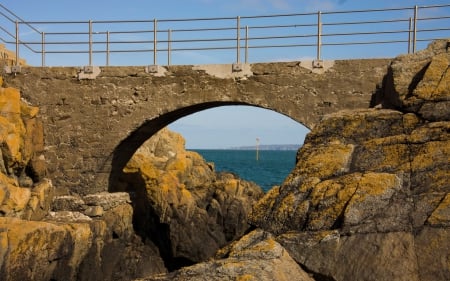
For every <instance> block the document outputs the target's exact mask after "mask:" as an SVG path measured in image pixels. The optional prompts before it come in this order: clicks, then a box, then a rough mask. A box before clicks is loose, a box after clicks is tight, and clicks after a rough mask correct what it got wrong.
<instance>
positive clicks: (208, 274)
mask: <svg viewBox="0 0 450 281" xmlns="http://www.w3.org/2000/svg"><path fill="white" fill-rule="evenodd" d="M157 280H159V281H169V280H173V281H184V280H191V281H201V280H208V281H223V280H239V281H291V280H295V281H314V279H313V278H311V277H310V276H309V274H308V273H306V272H305V271H303V270H302V269H301V268H300V267H299V266H298V264H297V263H296V262H295V261H294V260H293V259H292V258H291V256H290V255H289V253H288V252H287V251H286V250H285V249H284V248H283V247H282V246H281V245H280V244H279V243H278V242H276V241H275V239H274V236H273V235H271V234H270V233H267V232H264V231H262V230H255V231H253V232H251V233H249V234H248V235H246V236H244V237H242V238H241V239H240V240H239V241H237V242H235V243H233V244H231V245H229V246H228V247H225V248H224V249H222V250H220V251H219V252H218V253H217V255H216V256H215V257H214V259H211V260H209V261H207V262H203V263H199V264H196V265H194V266H190V267H185V268H182V269H180V270H178V271H176V272H173V273H169V274H165V275H160V276H156V277H149V278H142V279H136V280H135V281H157Z"/></svg>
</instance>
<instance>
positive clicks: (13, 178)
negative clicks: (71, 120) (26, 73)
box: [0, 78, 53, 219]
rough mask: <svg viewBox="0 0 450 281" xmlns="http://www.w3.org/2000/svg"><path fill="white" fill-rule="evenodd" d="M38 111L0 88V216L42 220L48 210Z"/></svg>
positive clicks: (10, 90) (48, 188)
mask: <svg viewBox="0 0 450 281" xmlns="http://www.w3.org/2000/svg"><path fill="white" fill-rule="evenodd" d="M1 84H2V79H1V78H0V86H1ZM38 112H39V109H38V108H37V107H33V106H30V105H28V104H27V103H26V102H24V101H22V100H21V98H20V93H19V91H18V90H17V89H14V88H3V87H0V216H7V217H17V218H24V219H42V218H43V217H44V216H45V215H46V213H47V211H48V209H49V206H50V202H51V200H52V192H53V187H52V184H51V181H49V180H47V179H45V173H46V171H45V158H44V156H43V152H44V142H43V127H42V121H41V120H40V118H39V117H38V116H37V114H38Z"/></svg>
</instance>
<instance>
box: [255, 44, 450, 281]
mask: <svg viewBox="0 0 450 281" xmlns="http://www.w3.org/2000/svg"><path fill="white" fill-rule="evenodd" d="M447 46H448V41H446V40H442V41H437V42H434V43H433V44H431V45H430V47H429V48H428V49H427V50H424V51H422V52H419V53H418V54H416V55H407V56H400V57H398V58H396V59H395V60H394V61H393V62H392V65H391V71H390V72H389V74H388V76H387V77H386V79H385V81H386V84H385V85H384V90H385V91H384V92H383V94H382V95H381V97H378V98H379V100H378V101H379V102H380V104H382V106H383V107H389V108H393V109H395V110H393V109H362V110H356V111H341V112H339V113H336V114H332V115H328V116H327V117H326V118H324V119H323V120H322V121H321V123H320V124H319V125H318V126H317V127H316V128H314V130H312V132H311V133H310V134H309V135H308V136H307V138H306V140H305V145H304V146H303V147H302V148H301V149H300V150H299V152H298V156H297V165H296V168H295V170H294V171H293V173H292V174H291V175H289V177H288V178H287V180H286V181H285V182H284V183H283V184H282V185H281V186H280V187H279V188H275V189H273V190H271V191H270V192H269V193H268V194H267V195H266V196H265V197H264V198H263V199H262V200H261V201H259V202H258V204H257V206H256V207H255V210H254V212H253V213H252V214H251V222H252V223H253V224H254V225H256V226H258V227H260V228H263V229H264V230H266V231H270V232H272V233H275V234H277V235H278V236H277V238H276V240H277V241H278V242H279V243H280V244H281V245H283V246H284V247H285V248H286V249H287V250H288V252H289V253H290V254H291V255H292V257H293V258H294V259H295V260H296V261H297V262H298V263H299V264H300V265H301V266H302V267H303V268H304V269H306V270H307V271H308V272H310V273H312V274H313V276H314V277H317V279H318V280H336V281H338V280H449V279H450V266H449V264H450V258H449V255H448V254H449V253H450V244H449V239H448V238H449V237H450V227H449V226H450V205H449V196H450V195H449V192H450V185H449V183H450V165H449V159H450V116H449V112H450V104H449V101H450V93H449V91H448V89H449V87H448V85H450V75H449V72H448V69H449V65H450V53H449V52H448V50H447Z"/></svg>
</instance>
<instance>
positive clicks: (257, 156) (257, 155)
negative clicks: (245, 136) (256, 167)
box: [256, 138, 259, 161]
mask: <svg viewBox="0 0 450 281" xmlns="http://www.w3.org/2000/svg"><path fill="white" fill-rule="evenodd" d="M258 160H259V138H256V161H258Z"/></svg>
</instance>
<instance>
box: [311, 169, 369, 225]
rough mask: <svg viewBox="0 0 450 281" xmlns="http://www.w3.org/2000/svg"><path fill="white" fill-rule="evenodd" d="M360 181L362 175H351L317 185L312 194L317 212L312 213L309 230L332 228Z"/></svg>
mask: <svg viewBox="0 0 450 281" xmlns="http://www.w3.org/2000/svg"><path fill="white" fill-rule="evenodd" d="M360 179H361V176H360V174H351V175H346V176H343V177H339V178H337V179H333V180H327V181H323V182H321V183H319V184H317V185H316V187H315V189H314V190H313V192H312V193H311V203H312V205H313V207H312V209H314V210H316V211H313V212H311V213H310V216H309V221H308V229H310V230H319V229H324V228H329V227H331V226H332V225H333V224H334V223H335V222H336V220H337V219H338V218H339V216H340V215H341V214H342V213H343V211H344V208H345V206H346V204H347V202H348V201H349V200H350V199H351V198H352V196H353V195H354V193H355V191H356V190H357V187H358V183H359V181H360Z"/></svg>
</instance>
